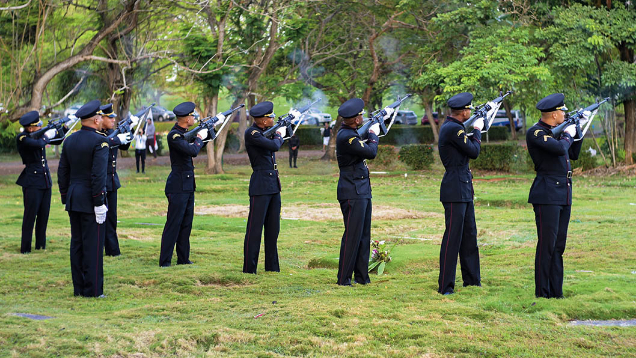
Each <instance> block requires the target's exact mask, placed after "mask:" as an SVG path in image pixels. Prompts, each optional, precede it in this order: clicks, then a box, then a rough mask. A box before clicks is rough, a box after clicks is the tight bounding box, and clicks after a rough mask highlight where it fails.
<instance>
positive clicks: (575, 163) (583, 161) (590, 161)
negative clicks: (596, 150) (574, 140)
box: [570, 146, 600, 170]
mask: <svg viewBox="0 0 636 358" xmlns="http://www.w3.org/2000/svg"><path fill="white" fill-rule="evenodd" d="M587 148H589V147H585V146H584V147H583V148H581V154H579V159H577V160H571V161H570V164H572V169H576V168H582V169H583V170H590V169H594V168H596V157H593V156H592V154H591V153H590V152H588V151H587ZM597 155H600V154H597Z"/></svg>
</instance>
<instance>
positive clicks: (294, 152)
mask: <svg viewBox="0 0 636 358" xmlns="http://www.w3.org/2000/svg"><path fill="white" fill-rule="evenodd" d="M287 145H289V167H290V168H291V167H292V159H293V160H294V168H298V167H297V166H296V159H298V148H300V139H298V137H297V136H296V134H294V135H292V136H291V138H289V142H288V143H287Z"/></svg>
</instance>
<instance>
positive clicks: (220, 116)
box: [214, 113, 227, 127]
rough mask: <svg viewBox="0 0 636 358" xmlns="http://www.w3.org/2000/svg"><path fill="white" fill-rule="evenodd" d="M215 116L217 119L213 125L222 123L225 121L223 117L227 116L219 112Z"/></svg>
mask: <svg viewBox="0 0 636 358" xmlns="http://www.w3.org/2000/svg"><path fill="white" fill-rule="evenodd" d="M216 118H217V119H218V121H216V123H214V126H215V127H216V126H218V125H219V124H221V123H223V122H224V121H225V118H227V117H225V116H224V115H223V113H219V114H217V115H216Z"/></svg>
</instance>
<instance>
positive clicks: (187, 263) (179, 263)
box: [177, 260, 194, 265]
mask: <svg viewBox="0 0 636 358" xmlns="http://www.w3.org/2000/svg"><path fill="white" fill-rule="evenodd" d="M193 263H194V262H192V261H190V260H188V261H186V262H177V265H192V264H193Z"/></svg>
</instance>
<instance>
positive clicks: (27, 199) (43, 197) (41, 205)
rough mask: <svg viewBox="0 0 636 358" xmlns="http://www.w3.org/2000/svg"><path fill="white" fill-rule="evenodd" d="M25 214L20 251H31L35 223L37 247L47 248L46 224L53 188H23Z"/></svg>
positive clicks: (37, 248)
mask: <svg viewBox="0 0 636 358" xmlns="http://www.w3.org/2000/svg"><path fill="white" fill-rule="evenodd" d="M22 198H23V199H24V215H23V217H22V243H21V245H20V252H21V253H23V254H24V253H27V252H31V241H32V237H33V226H34V225H35V249H36V250H39V249H42V250H44V249H45V248H46V226H47V224H48V222H49V210H50V208H51V188H48V189H32V188H22Z"/></svg>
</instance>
